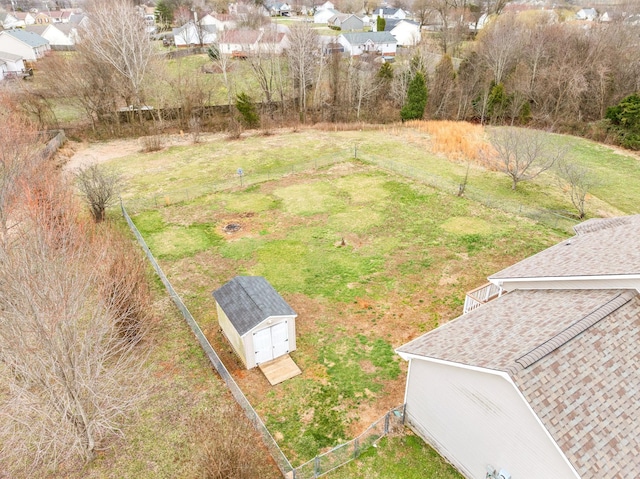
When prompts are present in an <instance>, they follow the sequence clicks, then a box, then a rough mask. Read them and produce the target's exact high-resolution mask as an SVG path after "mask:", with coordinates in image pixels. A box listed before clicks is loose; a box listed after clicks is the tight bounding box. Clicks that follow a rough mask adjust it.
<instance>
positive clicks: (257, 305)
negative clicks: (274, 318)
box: [233, 276, 266, 315]
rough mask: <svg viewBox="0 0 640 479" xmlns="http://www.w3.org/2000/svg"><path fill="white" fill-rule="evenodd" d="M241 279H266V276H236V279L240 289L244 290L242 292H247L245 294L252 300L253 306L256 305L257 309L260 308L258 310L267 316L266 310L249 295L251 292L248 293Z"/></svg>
mask: <svg viewBox="0 0 640 479" xmlns="http://www.w3.org/2000/svg"><path fill="white" fill-rule="evenodd" d="M239 278H264V276H236V277H235V278H233V279H234V280H235V279H238V284H239V285H240V287H241V288H242V291H244V292H245V294H246V295H247V297H248V298H249V299H250V300H251V302H252V303H253V304H255V305H256V308H258V310H259V311H260V312H261V313H262V314H263V315H264V314H266V311H265V310H264V308H262V306H260V305H259V304H258V303H256V300H255V299H253V295H251V294H250V293H249V291H247V289H246V288H245V287H244V284H242V281H241V280H240V279H239Z"/></svg>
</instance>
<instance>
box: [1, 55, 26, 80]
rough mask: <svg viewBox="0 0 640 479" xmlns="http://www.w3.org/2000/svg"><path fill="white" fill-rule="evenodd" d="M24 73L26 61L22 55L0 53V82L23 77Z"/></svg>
mask: <svg viewBox="0 0 640 479" xmlns="http://www.w3.org/2000/svg"><path fill="white" fill-rule="evenodd" d="M24 73H25V67H24V60H23V59H22V57H21V56H20V55H14V54H13V53H8V52H3V51H0V80H4V79H5V78H16V77H22V76H23V75H24Z"/></svg>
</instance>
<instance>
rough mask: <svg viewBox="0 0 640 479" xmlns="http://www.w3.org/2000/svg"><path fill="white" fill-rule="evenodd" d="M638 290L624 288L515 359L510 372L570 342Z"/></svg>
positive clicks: (514, 371) (634, 294)
mask: <svg viewBox="0 0 640 479" xmlns="http://www.w3.org/2000/svg"><path fill="white" fill-rule="evenodd" d="M637 294H638V293H637V291H635V290H624V291H622V292H620V293H619V294H618V295H617V296H616V297H615V298H612V299H611V300H609V301H607V302H606V303H605V304H603V305H602V306H600V307H599V308H598V309H596V310H595V311H592V312H591V313H589V314H587V315H586V316H584V317H583V318H580V319H579V320H577V321H576V322H575V323H573V324H571V325H570V326H568V327H566V328H565V329H564V330H563V331H561V332H559V333H558V334H556V335H555V336H553V337H552V338H549V339H548V340H546V341H545V342H544V343H542V344H540V345H539V346H536V347H535V348H533V349H532V350H531V351H529V352H528V353H526V354H524V355H523V356H521V357H519V358H518V359H516V360H515V363H516V364H515V365H513V366H511V367H509V368H507V369H508V370H509V372H510V373H512V374H515V373H516V372H518V371H521V370H523V369H526V368H528V367H529V366H531V365H532V364H534V363H536V362H538V361H539V360H540V359H542V358H543V357H545V356H547V355H548V354H550V353H552V352H553V351H555V350H556V349H558V348H559V347H560V346H562V345H564V344H566V343H568V342H569V341H571V340H572V339H573V338H575V337H576V336H578V335H579V334H580V333H583V332H584V331H586V330H587V329H589V328H590V327H591V326H593V325H594V324H596V323H598V322H599V321H601V320H603V319H604V318H606V317H607V316H609V315H610V314H611V313H613V312H614V311H615V310H617V309H618V308H620V307H622V306H624V305H625V304H627V303H628V302H629V301H631V300H632V299H633V298H634V297H635V296H636V295H637Z"/></svg>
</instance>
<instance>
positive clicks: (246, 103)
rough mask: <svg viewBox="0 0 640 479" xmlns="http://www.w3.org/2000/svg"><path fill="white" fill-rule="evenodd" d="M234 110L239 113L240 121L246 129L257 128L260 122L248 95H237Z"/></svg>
mask: <svg viewBox="0 0 640 479" xmlns="http://www.w3.org/2000/svg"><path fill="white" fill-rule="evenodd" d="M236 108H237V109H238V111H239V112H240V115H241V116H242V120H243V121H244V124H245V125H246V126H247V127H248V128H254V127H256V126H258V123H259V122H260V117H259V116H258V110H257V109H256V106H255V105H254V104H253V101H252V100H251V97H250V96H249V95H247V94H246V93H244V92H243V93H238V95H237V96H236Z"/></svg>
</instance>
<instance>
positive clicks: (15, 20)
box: [2, 12, 36, 30]
mask: <svg viewBox="0 0 640 479" xmlns="http://www.w3.org/2000/svg"><path fill="white" fill-rule="evenodd" d="M34 23H36V18H35V16H34V15H33V14H32V13H31V12H9V13H7V15H6V16H5V18H4V20H3V21H2V26H3V28H4V29H5V30H9V29H10V28H24V27H25V26H27V25H33V24H34Z"/></svg>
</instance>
